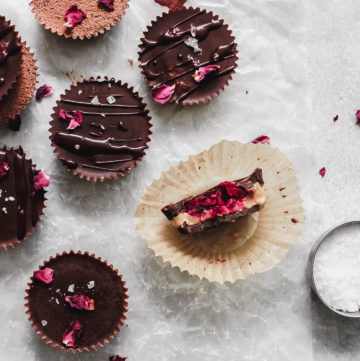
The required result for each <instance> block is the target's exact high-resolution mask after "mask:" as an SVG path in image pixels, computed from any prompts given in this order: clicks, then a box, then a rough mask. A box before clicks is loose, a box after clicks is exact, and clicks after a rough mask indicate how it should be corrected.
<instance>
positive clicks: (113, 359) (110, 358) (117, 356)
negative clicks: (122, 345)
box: [109, 355, 127, 361]
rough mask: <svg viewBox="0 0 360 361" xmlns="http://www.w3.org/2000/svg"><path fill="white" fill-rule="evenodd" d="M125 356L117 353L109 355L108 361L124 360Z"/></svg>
mask: <svg viewBox="0 0 360 361" xmlns="http://www.w3.org/2000/svg"><path fill="white" fill-rule="evenodd" d="M126 359H127V357H121V356H119V355H115V356H111V357H109V360H110V361H125V360H126Z"/></svg>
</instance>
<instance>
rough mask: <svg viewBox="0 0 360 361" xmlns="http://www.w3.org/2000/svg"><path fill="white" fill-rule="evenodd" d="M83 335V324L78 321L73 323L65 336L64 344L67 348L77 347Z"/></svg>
mask: <svg viewBox="0 0 360 361" xmlns="http://www.w3.org/2000/svg"><path fill="white" fill-rule="evenodd" d="M82 333H83V327H82V325H81V323H80V322H79V321H77V320H76V321H71V322H70V324H69V326H68V328H67V329H66V330H65V332H64V334H63V338H62V343H63V344H64V345H65V346H66V347H77V346H78V344H79V339H80V336H81V334H82Z"/></svg>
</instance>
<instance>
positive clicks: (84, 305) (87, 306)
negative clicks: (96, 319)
mask: <svg viewBox="0 0 360 361" xmlns="http://www.w3.org/2000/svg"><path fill="white" fill-rule="evenodd" d="M65 301H66V302H67V303H68V304H69V305H70V307H72V308H76V309H77V310H86V311H93V310H94V309H95V306H94V300H93V299H91V298H89V297H86V296H85V295H83V294H81V293H77V294H75V295H73V296H66V297H65Z"/></svg>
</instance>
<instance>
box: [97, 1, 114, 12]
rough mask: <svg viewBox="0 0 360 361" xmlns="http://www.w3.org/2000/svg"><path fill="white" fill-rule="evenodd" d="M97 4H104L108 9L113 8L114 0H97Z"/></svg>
mask: <svg viewBox="0 0 360 361" xmlns="http://www.w3.org/2000/svg"><path fill="white" fill-rule="evenodd" d="M98 1H99V2H98V3H99V5H104V6H105V7H106V8H107V9H108V10H114V0H98Z"/></svg>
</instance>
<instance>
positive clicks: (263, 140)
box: [251, 135, 270, 144]
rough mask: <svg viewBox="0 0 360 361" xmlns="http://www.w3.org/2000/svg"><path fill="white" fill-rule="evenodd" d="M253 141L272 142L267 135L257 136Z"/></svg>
mask: <svg viewBox="0 0 360 361" xmlns="http://www.w3.org/2000/svg"><path fill="white" fill-rule="evenodd" d="M251 143H254V144H257V143H261V144H265V143H266V144H270V138H269V137H268V136H267V135H260V137H257V138H255V139H254V140H252V141H251Z"/></svg>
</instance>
